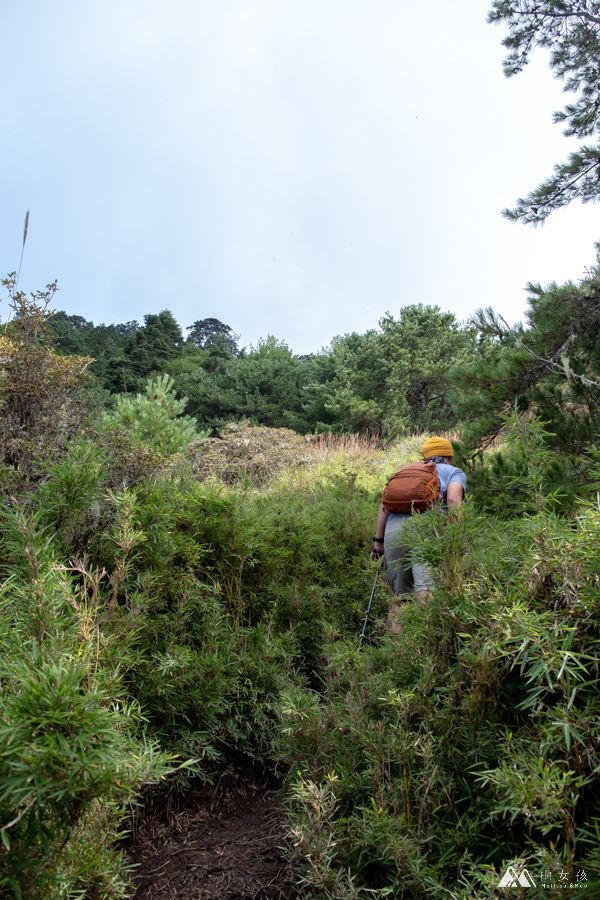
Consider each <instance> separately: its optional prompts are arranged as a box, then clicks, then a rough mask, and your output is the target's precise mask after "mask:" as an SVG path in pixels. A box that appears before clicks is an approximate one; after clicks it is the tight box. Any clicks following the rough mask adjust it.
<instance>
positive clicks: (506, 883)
mask: <svg viewBox="0 0 600 900" xmlns="http://www.w3.org/2000/svg"><path fill="white" fill-rule="evenodd" d="M498 887H535V881H534V880H533V878H532V877H531V875H530V874H529V872H528V871H527V869H523V870H522V871H521V872H517V870H516V869H513V867H512V866H509V867H508V869H507V870H506V872H505V873H504V875H503V876H502V881H501V882H500V884H499V885H498Z"/></svg>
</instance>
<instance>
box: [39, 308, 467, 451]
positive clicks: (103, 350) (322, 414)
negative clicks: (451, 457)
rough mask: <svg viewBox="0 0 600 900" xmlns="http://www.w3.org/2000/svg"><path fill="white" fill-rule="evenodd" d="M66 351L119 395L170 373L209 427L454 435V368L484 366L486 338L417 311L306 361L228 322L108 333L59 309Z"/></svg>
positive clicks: (147, 324) (156, 319) (164, 317)
mask: <svg viewBox="0 0 600 900" xmlns="http://www.w3.org/2000/svg"><path fill="white" fill-rule="evenodd" d="M49 321H50V325H51V327H52V329H53V331H54V333H55V335H56V337H57V344H58V347H59V349H60V350H62V351H63V352H66V353H77V354H80V355H89V356H92V357H93V358H94V360H95V362H94V363H93V364H92V366H91V370H92V372H93V374H94V375H95V377H96V378H97V380H98V383H99V384H100V385H101V387H102V388H103V389H104V391H105V392H108V393H107V394H106V397H105V399H107V400H109V397H110V394H115V393H121V392H128V393H131V392H133V393H135V392H139V391H141V390H142V389H143V387H144V384H145V381H146V379H147V378H148V377H149V376H152V375H156V374H161V373H167V374H169V375H171V376H173V378H174V379H175V387H176V390H177V392H178V393H179V395H180V396H185V397H187V398H188V405H187V409H186V412H187V413H188V414H190V415H193V416H194V417H195V418H196V419H197V421H198V424H199V425H200V426H201V427H203V428H211V429H216V428H218V427H219V426H221V425H222V424H224V423H226V422H229V421H236V420H240V419H249V420H250V421H251V422H254V423H256V424H262V425H268V426H273V427H281V426H284V427H289V428H293V429H294V430H295V431H298V432H300V433H306V432H309V431H323V430H335V431H368V432H371V433H373V434H379V435H382V436H385V437H393V436H395V435H398V434H400V433H403V432H405V431H406V430H410V429H414V428H421V429H424V428H446V429H447V428H452V427H454V426H455V425H456V424H457V422H458V419H457V417H456V415H455V413H454V411H453V408H452V404H451V403H450V401H449V391H450V389H451V380H450V372H451V370H452V369H453V367H455V366H457V365H464V364H467V363H468V362H473V361H475V360H476V359H478V358H479V356H480V354H481V352H482V345H481V342H478V338H477V331H476V329H475V328H473V327H472V326H464V325H461V324H460V323H458V322H457V321H456V319H455V316H454V315H453V314H452V313H449V312H441V310H440V308H439V307H437V306H423V305H422V304H418V305H412V306H406V307H405V308H404V309H402V310H401V312H400V316H399V318H398V319H395V318H394V317H393V316H391V315H390V314H387V315H386V316H384V317H383V318H382V319H381V321H380V323H379V328H378V329H373V330H371V331H368V332H366V333H365V334H358V333H356V332H353V333H351V334H345V335H340V336H338V337H336V338H334V340H333V341H332V343H331V345H330V346H329V347H327V348H325V349H324V350H322V351H321V353H317V354H309V355H304V356H296V355H294V354H293V353H292V351H291V350H290V349H289V347H288V346H287V344H286V343H285V342H283V341H279V340H277V339H276V338H275V337H273V336H269V337H267V338H266V339H264V340H260V341H259V342H258V345H257V346H256V347H251V348H250V349H249V350H246V349H242V350H239V349H238V345H237V339H238V336H237V335H236V334H235V333H234V332H233V331H232V329H231V328H230V326H228V325H225V324H224V323H222V322H220V321H219V320H218V319H203V320H199V321H196V322H194V324H193V325H192V326H189V327H188V328H187V329H186V330H187V331H188V332H189V335H188V337H187V339H184V337H183V332H182V329H181V328H180V326H179V325H178V323H177V322H176V321H175V319H174V317H173V315H172V313H171V312H169V311H168V310H163V311H162V312H160V313H158V314H152V315H146V316H144V324H143V325H139V324H138V323H137V322H128V323H126V324H123V325H98V326H94V324H93V323H92V322H89V321H87V320H86V319H84V318H82V317H81V316H67V315H66V313H64V312H59V313H56V314H55V315H54V316H53V317H52V318H51V319H50V320H49Z"/></svg>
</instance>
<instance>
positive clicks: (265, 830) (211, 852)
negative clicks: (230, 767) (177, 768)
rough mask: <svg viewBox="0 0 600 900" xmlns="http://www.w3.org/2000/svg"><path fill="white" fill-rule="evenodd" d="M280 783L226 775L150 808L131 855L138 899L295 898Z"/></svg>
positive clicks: (274, 899) (139, 829)
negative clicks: (280, 796) (280, 802)
mask: <svg viewBox="0 0 600 900" xmlns="http://www.w3.org/2000/svg"><path fill="white" fill-rule="evenodd" d="M274 787H275V786H274V785H273V784H272V783H269V782H267V781H261V780H257V779H256V778H254V777H252V776H247V775H245V776H240V775H238V776H226V777H223V778H222V779H221V780H220V781H219V782H218V783H217V784H216V785H213V786H208V787H203V788H202V789H201V790H193V791H189V792H188V793H187V794H185V795H184V796H182V797H178V798H171V799H170V800H169V801H167V802H165V801H163V802H161V803H156V804H151V805H148V806H147V808H146V810H145V814H144V816H143V820H142V824H141V826H140V827H139V828H138V829H137V830H136V836H135V841H134V842H133V843H132V844H131V845H130V847H129V850H128V853H129V856H130V857H131V860H132V862H134V863H136V864H137V869H136V876H135V890H134V893H133V894H132V895H131V896H132V900H133V898H135V900H172V898H177V900H217V898H218V900H289V898H291V897H293V896H294V890H293V874H292V870H291V866H290V863H289V861H288V860H287V858H286V855H285V852H284V850H283V847H284V845H285V841H286V830H285V816H284V813H283V811H282V809H281V806H280V804H279V803H278V801H277V797H276V793H275V791H274Z"/></svg>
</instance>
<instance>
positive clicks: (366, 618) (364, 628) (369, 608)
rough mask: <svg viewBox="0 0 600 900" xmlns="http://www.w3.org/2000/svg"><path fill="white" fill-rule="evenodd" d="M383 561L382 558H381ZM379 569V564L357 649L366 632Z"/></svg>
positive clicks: (360, 645)
mask: <svg viewBox="0 0 600 900" xmlns="http://www.w3.org/2000/svg"><path fill="white" fill-rule="evenodd" d="M382 559H383V557H382ZM380 569H381V562H380V563H379V565H378V566H377V571H376V572H375V581H374V582H373V590H372V591H371V597H370V599H369V605H368V606H367V614H366V616H365V624H364V625H363V629H362V633H361V636H360V640H359V642H358V649H359V650H360V648H361V647H362V642H363V638H364V636H365V631H366V630H367V623H368V621H369V616H370V615H371V604H372V603H373V597H374V596H375V588H376V587H377V579H378V578H379V571H380Z"/></svg>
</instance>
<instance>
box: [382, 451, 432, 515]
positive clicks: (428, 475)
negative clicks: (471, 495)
mask: <svg viewBox="0 0 600 900" xmlns="http://www.w3.org/2000/svg"><path fill="white" fill-rule="evenodd" d="M381 502H382V503H383V505H384V506H385V508H386V509H387V510H388V512H394V513H417V512H425V510H427V509H431V508H432V507H433V506H435V505H436V503H439V502H440V482H439V479H438V474H437V470H436V467H435V463H432V462H431V463H413V464H412V465H410V466H402V468H401V469H398V471H397V472H396V473H395V475H392V477H391V478H390V480H389V481H388V483H387V485H386V486H385V490H384V492H383V496H382V498H381Z"/></svg>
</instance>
